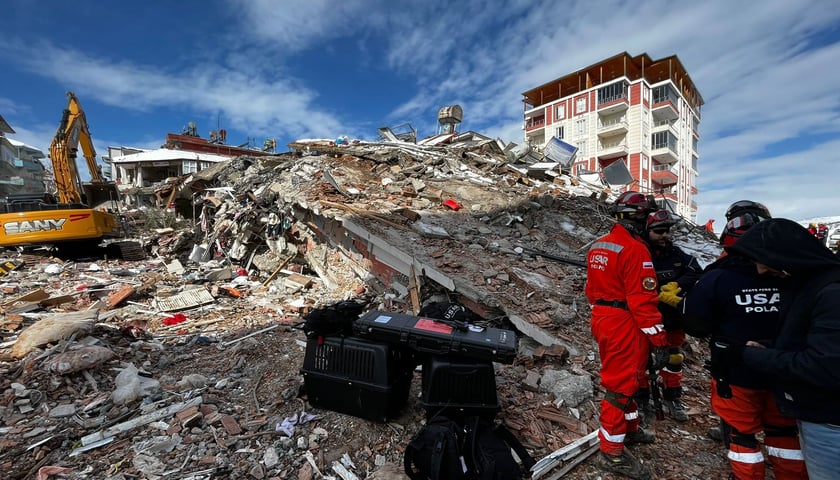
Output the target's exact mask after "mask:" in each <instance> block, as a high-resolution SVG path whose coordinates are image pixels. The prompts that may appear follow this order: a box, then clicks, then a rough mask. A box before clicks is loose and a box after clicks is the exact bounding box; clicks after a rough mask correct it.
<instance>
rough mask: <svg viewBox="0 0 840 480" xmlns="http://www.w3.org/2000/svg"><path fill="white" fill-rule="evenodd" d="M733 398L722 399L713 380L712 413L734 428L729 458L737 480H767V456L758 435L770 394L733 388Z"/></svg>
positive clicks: (730, 441)
mask: <svg viewBox="0 0 840 480" xmlns="http://www.w3.org/2000/svg"><path fill="white" fill-rule="evenodd" d="M731 388H732V398H720V396H719V395H718V394H717V382H715V381H714V380H713V381H712V410H714V411H715V413H717V414H718V415H719V416H720V418H721V419H723V421H725V422H726V423H728V424H729V425H730V426H731V427H732V432H731V433H730V436H729V451H728V452H727V455H726V456H727V458H728V459H729V465H730V466H731V467H732V473H733V474H734V476H735V478H736V479H738V480H764V478H765V467H764V455H763V454H762V453H761V445H759V443H758V440H757V439H756V438H755V434H756V433H758V432H760V431H761V430H762V426H763V425H762V414H763V411H764V408H765V398H764V397H765V396H766V395H767V394H768V392H766V391H763V390H752V389H749V388H743V387H738V386H736V385H732V386H731Z"/></svg>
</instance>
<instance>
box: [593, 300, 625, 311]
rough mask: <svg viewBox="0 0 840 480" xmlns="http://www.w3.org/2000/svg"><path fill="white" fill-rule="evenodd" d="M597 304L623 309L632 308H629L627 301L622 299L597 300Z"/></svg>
mask: <svg viewBox="0 0 840 480" xmlns="http://www.w3.org/2000/svg"><path fill="white" fill-rule="evenodd" d="M595 305H600V306H602V307H613V308H620V309H622V310H630V309H629V308H627V302H623V301H621V300H595Z"/></svg>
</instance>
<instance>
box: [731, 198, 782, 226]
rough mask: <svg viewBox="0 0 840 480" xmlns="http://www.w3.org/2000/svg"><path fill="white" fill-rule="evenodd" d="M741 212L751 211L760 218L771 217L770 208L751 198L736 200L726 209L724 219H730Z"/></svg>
mask: <svg viewBox="0 0 840 480" xmlns="http://www.w3.org/2000/svg"><path fill="white" fill-rule="evenodd" d="M743 213H752V214H754V215H757V216H759V217H761V219H762V220H767V219H768V218H773V216H772V215H770V210H769V209H768V208H767V207H765V206H764V205H763V204H761V203H758V202H753V201H752V200H738V201H737V202H735V203H733V204H732V205H730V206H729V208H727V209H726V220H727V221H729V220H732V219H733V218H735V217H737V216H738V215H741V214H743Z"/></svg>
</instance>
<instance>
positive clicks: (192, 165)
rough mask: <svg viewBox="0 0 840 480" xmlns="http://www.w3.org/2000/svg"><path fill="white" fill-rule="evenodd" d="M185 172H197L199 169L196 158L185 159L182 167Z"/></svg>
mask: <svg viewBox="0 0 840 480" xmlns="http://www.w3.org/2000/svg"><path fill="white" fill-rule="evenodd" d="M181 168H182V170H183V172H182V173H184V174H186V173H195V172H197V171H198V166H197V164H196V161H195V160H184V164H183V166H182V167H181Z"/></svg>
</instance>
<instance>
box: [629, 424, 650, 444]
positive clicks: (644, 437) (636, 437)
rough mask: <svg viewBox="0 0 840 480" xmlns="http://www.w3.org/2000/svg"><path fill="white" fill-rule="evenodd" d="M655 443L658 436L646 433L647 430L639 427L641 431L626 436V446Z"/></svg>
mask: <svg viewBox="0 0 840 480" xmlns="http://www.w3.org/2000/svg"><path fill="white" fill-rule="evenodd" d="M655 441H656V434H655V433H653V432H648V431H645V429H643V428H641V427H639V429H638V430H636V431H635V432H627V434H626V435H624V444H625V445H638V444H640V443H653V442H655Z"/></svg>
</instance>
